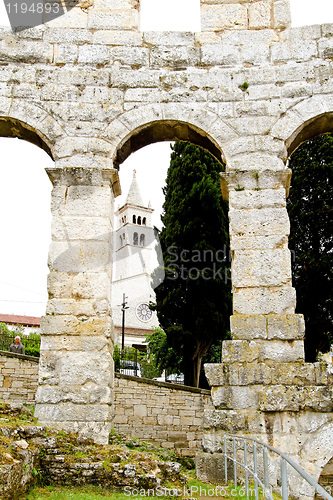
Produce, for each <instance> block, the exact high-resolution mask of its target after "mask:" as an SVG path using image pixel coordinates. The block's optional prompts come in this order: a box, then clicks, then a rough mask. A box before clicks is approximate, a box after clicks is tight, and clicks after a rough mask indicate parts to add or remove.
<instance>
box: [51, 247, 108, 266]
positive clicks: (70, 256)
mask: <svg viewBox="0 0 333 500" xmlns="http://www.w3.org/2000/svg"><path fill="white" fill-rule="evenodd" d="M110 262H111V249H110V244H109V243H108V242H104V241H95V240H87V241H84V240H83V241H74V242H72V243H71V242H70V241H68V242H63V241H60V242H59V241H53V242H52V243H51V245H50V250H49V261H48V265H49V268H50V269H51V270H52V271H60V272H68V273H81V272H84V271H90V272H91V271H94V272H99V271H100V272H103V271H104V270H106V269H107V267H108V266H109V264H110Z"/></svg>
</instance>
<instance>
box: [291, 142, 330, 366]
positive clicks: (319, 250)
mask: <svg viewBox="0 0 333 500" xmlns="http://www.w3.org/2000/svg"><path fill="white" fill-rule="evenodd" d="M289 166H290V168H291V169H292V185H291V190H290V196H289V198H288V202H287V208H288V212H289V217H290V223H291V232H290V239H289V241H290V243H289V247H290V250H291V252H292V257H293V259H292V261H293V262H292V270H293V284H294V286H295V288H296V293H297V307H296V312H298V313H302V314H304V318H305V326H306V330H305V357H306V360H307V361H315V359H316V356H317V354H318V352H319V351H321V352H327V351H328V350H329V348H330V343H331V342H332V341H333V332H332V280H331V273H332V250H333V248H332V247H333V237H332V228H333V223H332V222H333V221H332V170H333V135H331V134H328V135H322V136H319V137H316V138H315V139H311V140H309V141H308V142H306V143H304V144H303V145H302V146H300V147H299V148H298V149H297V151H295V153H294V154H293V155H292V156H291V158H290V162H289Z"/></svg>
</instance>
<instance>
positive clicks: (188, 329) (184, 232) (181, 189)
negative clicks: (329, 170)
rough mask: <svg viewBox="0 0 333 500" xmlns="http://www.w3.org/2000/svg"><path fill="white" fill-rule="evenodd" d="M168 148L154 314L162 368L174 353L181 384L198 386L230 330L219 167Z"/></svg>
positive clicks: (198, 153)
mask: <svg viewBox="0 0 333 500" xmlns="http://www.w3.org/2000/svg"><path fill="white" fill-rule="evenodd" d="M172 149H173V152H172V154H171V162H170V167H169V170H168V174H167V178H166V186H165V187H164V190H163V192H164V195H165V202H164V205H163V214H162V222H163V228H162V230H161V232H160V234H159V238H160V243H161V248H162V256H163V263H161V265H163V266H164V269H165V279H164V281H163V282H162V283H161V284H160V285H159V286H158V287H157V288H156V289H155V292H156V305H155V309H156V311H157V314H158V319H159V323H160V326H161V328H162V329H163V330H164V332H165V335H166V339H167V344H166V347H164V349H166V351H165V353H164V354H165V355H164V360H165V364H167V363H166V360H167V359H168V360H169V362H170V360H171V354H172V352H174V357H175V360H176V359H177V357H179V358H180V363H179V365H178V366H179V370H180V371H182V372H183V373H184V376H185V383H186V384H188V385H194V386H197V385H198V383H199V374H200V368H201V360H202V358H203V357H204V356H205V355H206V354H207V352H208V351H209V348H210V347H211V345H212V344H213V342H215V341H217V340H218V339H223V338H225V337H226V336H227V334H228V331H229V316H230V312H231V286H230V285H231V282H230V262H229V235H228V216H227V205H226V203H225V202H223V200H222V195H221V188H220V181H219V174H220V172H221V170H223V166H222V165H221V164H220V163H218V162H217V161H216V160H215V159H214V158H213V157H212V156H211V155H210V154H209V153H207V152H206V151H204V150H203V149H200V148H198V147H196V146H193V145H192V144H190V143H184V142H176V143H175V144H174V146H172ZM158 274H159V273H158V272H156V273H155V274H154V275H153V280H154V279H155V280H156V279H157V278H156V277H157V276H158ZM154 285H155V286H156V282H155V283H154ZM170 349H171V350H170ZM178 361H179V359H178ZM162 364H163V363H161V366H162ZM164 367H166V366H164Z"/></svg>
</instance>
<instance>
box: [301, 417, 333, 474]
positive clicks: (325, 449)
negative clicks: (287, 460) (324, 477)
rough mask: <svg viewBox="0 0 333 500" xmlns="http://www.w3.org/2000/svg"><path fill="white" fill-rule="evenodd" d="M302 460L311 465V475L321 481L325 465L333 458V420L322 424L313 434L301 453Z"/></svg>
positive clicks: (307, 465)
mask: <svg viewBox="0 0 333 500" xmlns="http://www.w3.org/2000/svg"><path fill="white" fill-rule="evenodd" d="M299 456H300V458H301V460H302V462H303V463H304V465H305V466H306V467H307V468H308V467H309V465H310V467H311V471H310V472H311V473H310V475H311V477H312V478H313V479H314V480H315V481H317V482H319V481H320V476H321V474H322V472H323V470H324V468H325V466H326V465H327V464H328V463H329V462H330V460H331V459H332V458H333V422H328V423H326V424H324V425H323V426H321V427H320V428H319V429H318V430H317V431H316V432H315V433H313V434H311V435H310V437H309V438H308V439H307V440H306V442H305V443H304V445H303V446H302V448H301V450H300V454H299Z"/></svg>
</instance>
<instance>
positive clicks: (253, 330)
mask: <svg viewBox="0 0 333 500" xmlns="http://www.w3.org/2000/svg"><path fill="white" fill-rule="evenodd" d="M230 329H231V334H232V338H233V339H234V340H251V339H260V338H261V339H265V338H267V328H266V317H265V316H264V315H262V314H254V315H253V314H252V315H244V314H234V315H232V316H230Z"/></svg>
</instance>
